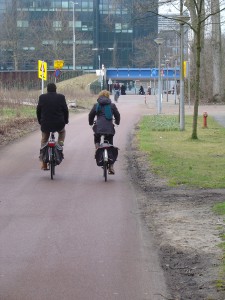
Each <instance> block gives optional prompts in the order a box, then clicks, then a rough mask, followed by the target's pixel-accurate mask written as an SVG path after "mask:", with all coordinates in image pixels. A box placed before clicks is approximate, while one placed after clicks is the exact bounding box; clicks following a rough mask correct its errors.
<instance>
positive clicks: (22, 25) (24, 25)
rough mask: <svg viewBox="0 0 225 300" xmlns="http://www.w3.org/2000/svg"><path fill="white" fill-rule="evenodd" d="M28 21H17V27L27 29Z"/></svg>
mask: <svg viewBox="0 0 225 300" xmlns="http://www.w3.org/2000/svg"><path fill="white" fill-rule="evenodd" d="M28 25H29V24H28V21H23V20H18V21H17V27H23V28H25V27H28Z"/></svg>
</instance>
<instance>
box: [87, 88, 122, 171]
mask: <svg viewBox="0 0 225 300" xmlns="http://www.w3.org/2000/svg"><path fill="white" fill-rule="evenodd" d="M95 116H97V120H96V124H95V125H94V127H93V130H94V143H95V147H96V149H98V147H99V145H100V137H101V134H104V135H106V136H107V137H106V138H107V140H108V142H109V143H110V144H111V145H113V136H114V134H115V128H114V124H113V118H114V119H115V124H116V125H119V124H120V113H119V111H118V109H117V107H116V105H115V104H114V103H112V102H111V99H110V93H109V91H107V90H103V91H101V92H100V93H99V95H98V99H97V103H96V104H94V106H93V107H92V109H91V111H90V113H89V116H88V117H89V125H91V126H92V125H93V124H94V119H95ZM110 172H111V174H114V169H113V165H111V166H110Z"/></svg>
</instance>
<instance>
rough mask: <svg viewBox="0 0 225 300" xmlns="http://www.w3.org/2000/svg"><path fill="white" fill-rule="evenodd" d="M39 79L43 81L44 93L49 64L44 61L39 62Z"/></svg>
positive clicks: (42, 89) (42, 88)
mask: <svg viewBox="0 0 225 300" xmlns="http://www.w3.org/2000/svg"><path fill="white" fill-rule="evenodd" d="M38 78H40V79H41V91H42V94H43V93H44V80H47V63H46V62H45V61H43V60H39V61H38Z"/></svg>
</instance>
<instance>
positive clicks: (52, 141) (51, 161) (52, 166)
mask: <svg viewBox="0 0 225 300" xmlns="http://www.w3.org/2000/svg"><path fill="white" fill-rule="evenodd" d="M55 147H56V141H55V134H54V132H51V133H50V136H49V140H48V157H49V169H50V176H51V179H53V177H54V175H55V166H56V159H55Z"/></svg>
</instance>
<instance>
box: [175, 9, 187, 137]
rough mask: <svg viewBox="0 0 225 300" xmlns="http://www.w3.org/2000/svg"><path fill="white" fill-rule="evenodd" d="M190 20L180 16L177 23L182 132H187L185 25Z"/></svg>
mask: <svg viewBox="0 0 225 300" xmlns="http://www.w3.org/2000/svg"><path fill="white" fill-rule="evenodd" d="M189 20H190V17H189V16H185V15H180V16H177V17H176V21H177V22H179V23H180V103H179V105H180V130H181V131H183V130H185V109H184V108H185V107H184V24H186V23H187V22H188V21H189Z"/></svg>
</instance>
